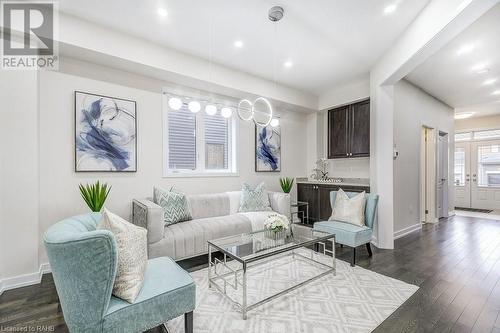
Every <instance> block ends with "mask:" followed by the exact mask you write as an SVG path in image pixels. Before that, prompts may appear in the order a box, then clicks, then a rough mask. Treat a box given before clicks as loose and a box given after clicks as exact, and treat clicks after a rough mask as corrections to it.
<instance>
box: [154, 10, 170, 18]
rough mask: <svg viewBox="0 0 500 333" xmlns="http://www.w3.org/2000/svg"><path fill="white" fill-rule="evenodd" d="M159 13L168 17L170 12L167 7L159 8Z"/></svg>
mask: <svg viewBox="0 0 500 333" xmlns="http://www.w3.org/2000/svg"><path fill="white" fill-rule="evenodd" d="M157 13H158V15H160V16H161V17H167V15H168V12H167V10H166V9H165V8H158V11H157Z"/></svg>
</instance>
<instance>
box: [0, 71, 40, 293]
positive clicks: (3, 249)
mask: <svg viewBox="0 0 500 333" xmlns="http://www.w3.org/2000/svg"><path fill="white" fill-rule="evenodd" d="M37 80H38V76H37V72H36V71H3V70H0V101H2V106H1V107H0V117H1V120H0V152H1V158H0V292H1V289H2V280H4V283H5V284H9V285H18V281H17V280H16V279H13V280H9V281H7V280H8V279H9V278H11V277H14V276H22V275H25V274H30V273H33V272H35V271H36V272H37V271H38V256H37V251H38V199H39V198H38V114H37V103H38V93H37V92H38V89H37V85H38V82H37Z"/></svg>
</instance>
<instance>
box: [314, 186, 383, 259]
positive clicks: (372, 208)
mask: <svg viewBox="0 0 500 333" xmlns="http://www.w3.org/2000/svg"><path fill="white" fill-rule="evenodd" d="M346 194H347V196H348V197H353V196H355V195H358V194H359V193H354V192H346ZM336 198H337V191H332V192H330V204H331V205H332V209H333V207H335V199H336ZM377 205H378V195H377V194H373V193H367V194H366V206H365V225H364V226H362V227H361V226H357V225H354V224H350V223H345V222H341V221H322V222H316V223H314V227H313V228H314V230H318V231H322V232H327V233H331V234H335V242H336V243H339V244H340V245H341V246H342V245H346V246H350V247H351V248H352V252H351V253H352V254H351V266H354V265H355V264H356V247H358V246H361V245H366V249H367V250H368V255H369V256H370V257H371V256H372V249H371V246H370V242H371V240H372V234H373V225H374V223H375V218H376V216H377Z"/></svg>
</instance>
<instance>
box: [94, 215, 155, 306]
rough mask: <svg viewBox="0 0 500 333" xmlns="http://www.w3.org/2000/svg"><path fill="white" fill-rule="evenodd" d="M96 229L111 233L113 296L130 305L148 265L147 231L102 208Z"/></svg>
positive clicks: (137, 292) (139, 289)
mask: <svg viewBox="0 0 500 333" xmlns="http://www.w3.org/2000/svg"><path fill="white" fill-rule="evenodd" d="M97 229H100V230H109V231H111V232H112V233H113V235H114V236H115V240H116V252H117V254H118V260H117V261H118V264H117V269H116V276H115V282H114V284H113V295H115V296H116V297H119V298H121V299H123V300H125V301H127V302H129V303H133V302H134V301H135V299H136V298H137V296H138V295H139V292H140V291H141V288H142V284H143V282H144V274H145V272H146V267H147V265H148V251H147V242H148V240H147V231H146V229H144V228H141V227H138V226H136V225H133V224H132V223H130V222H127V221H126V220H124V219H122V218H121V217H120V216H118V215H115V214H113V213H111V212H110V211H108V210H107V209H106V208H104V211H103V213H102V219H101V221H100V222H99V225H98V226H97Z"/></svg>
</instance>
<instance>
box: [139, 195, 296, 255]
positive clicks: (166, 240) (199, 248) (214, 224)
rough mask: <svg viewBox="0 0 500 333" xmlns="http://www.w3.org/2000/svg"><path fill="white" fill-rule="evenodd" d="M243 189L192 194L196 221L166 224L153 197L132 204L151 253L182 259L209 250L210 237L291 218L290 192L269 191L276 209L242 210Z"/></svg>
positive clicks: (242, 231) (248, 230)
mask: <svg viewBox="0 0 500 333" xmlns="http://www.w3.org/2000/svg"><path fill="white" fill-rule="evenodd" d="M240 196H241V192H240V191H233V192H223V193H215V194H202V195H188V196H187V199H188V202H189V207H190V211H191V216H192V220H189V221H185V222H179V223H175V224H170V225H165V222H164V220H163V208H162V207H160V206H158V205H157V204H155V203H154V202H153V201H152V200H151V199H149V198H148V199H136V200H134V201H133V204H132V207H133V209H132V215H133V222H134V224H136V225H138V226H141V227H144V228H146V229H147V230H148V256H149V258H156V257H161V256H168V257H171V258H173V259H174V260H182V259H186V258H190V257H194V256H198V255H202V254H205V253H207V252H208V248H207V240H211V239H216V238H221V237H225V236H232V235H236V234H241V233H245V232H251V231H252V230H253V231H255V230H260V229H262V227H263V225H264V221H265V220H266V218H267V217H268V216H269V215H270V214H273V213H276V212H277V213H280V214H283V215H285V216H287V217H288V218H290V195H289V194H286V193H279V192H268V196H269V202H270V204H271V209H272V211H260V212H249V213H239V212H238V209H239V206H240Z"/></svg>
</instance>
